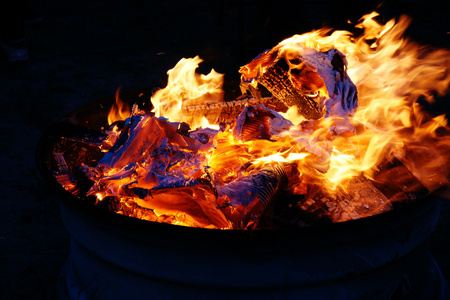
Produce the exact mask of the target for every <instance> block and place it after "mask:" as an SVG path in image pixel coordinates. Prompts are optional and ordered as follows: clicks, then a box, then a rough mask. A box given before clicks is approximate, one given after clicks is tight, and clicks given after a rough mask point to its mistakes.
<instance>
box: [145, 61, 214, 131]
mask: <svg viewBox="0 0 450 300" xmlns="http://www.w3.org/2000/svg"><path fill="white" fill-rule="evenodd" d="M202 61H203V60H202V59H200V58H199V57H198V56H196V57H194V58H182V59H181V60H180V61H179V62H178V63H177V64H176V65H175V67H174V68H173V69H171V70H169V71H168V72H167V75H169V78H168V82H167V86H166V87H165V88H164V89H161V90H158V91H157V92H156V93H155V94H154V95H153V96H152V98H151V101H152V104H153V107H154V109H153V112H154V113H155V115H156V116H157V117H160V116H163V117H165V118H168V119H169V120H170V121H173V122H185V123H188V124H189V125H190V126H191V128H193V129H195V128H197V127H199V126H201V125H203V126H205V124H206V122H205V121H206V119H205V118H204V115H200V116H199V118H194V119H190V118H188V114H187V113H186V111H183V108H184V107H188V106H195V105H198V104H206V103H217V102H222V101H223V90H222V85H223V74H219V73H217V72H216V71H214V69H213V70H211V72H210V73H209V74H208V75H203V74H198V73H196V72H195V70H196V69H197V68H198V66H199V64H200V63H201V62H202Z"/></svg>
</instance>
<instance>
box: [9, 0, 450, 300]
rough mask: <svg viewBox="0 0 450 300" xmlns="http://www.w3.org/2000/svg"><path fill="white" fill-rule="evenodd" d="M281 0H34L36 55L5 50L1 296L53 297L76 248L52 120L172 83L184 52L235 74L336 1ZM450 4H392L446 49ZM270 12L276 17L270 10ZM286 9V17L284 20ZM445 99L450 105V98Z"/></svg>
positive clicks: (449, 232)
mask: <svg viewBox="0 0 450 300" xmlns="http://www.w3.org/2000/svg"><path fill="white" fill-rule="evenodd" d="M346 2H349V3H350V4H351V2H352V1H346ZM274 3H275V1H227V0H222V1H219V0H217V1H194V0H191V1H164V2H163V1H159V2H153V1H143V0H132V1H118V0H100V1H85V0H81V1H55V0H42V1H37V2H36V1H35V2H34V3H33V4H34V5H35V7H34V8H35V9H36V10H37V11H38V12H40V13H41V14H42V16H43V17H44V21H43V22H42V23H40V24H37V25H34V26H28V27H26V40H27V44H28V48H29V53H30V59H29V61H28V62H26V63H21V64H17V63H10V62H8V61H6V59H5V57H0V103H1V112H0V120H1V121H0V140H1V147H0V154H1V155H0V164H1V166H2V168H1V173H0V176H1V177H0V182H1V194H0V203H1V210H0V224H1V226H0V298H1V299H54V298H55V297H56V285H57V278H58V272H59V270H60V269H61V266H62V264H63V262H64V260H65V258H66V257H67V255H68V253H69V246H70V245H69V244H70V243H69V236H68V234H67V232H66V231H65V228H64V225H63V223H62V220H61V217H60V214H59V197H60V195H59V194H56V193H55V192H54V191H53V190H52V189H51V188H49V186H48V185H47V183H46V182H45V180H44V179H43V178H42V176H41V175H40V174H39V172H38V170H37V167H36V164H35V157H34V152H35V149H36V145H37V143H38V141H39V138H40V137H41V136H42V134H43V133H44V131H45V130H46V128H48V127H49V126H50V125H51V124H53V123H54V122H56V121H57V120H59V119H60V118H62V117H63V116H65V115H66V114H68V113H70V112H72V111H73V110H75V109H77V108H80V107H82V106H84V105H87V104H89V103H92V102H95V101H97V100H99V99H103V98H107V97H110V96H112V95H113V94H114V93H115V91H116V89H117V88H119V87H120V88H121V89H122V90H123V91H130V90H137V89H141V88H143V87H154V86H157V87H158V86H159V87H161V86H164V84H165V80H166V71H167V70H168V69H170V68H172V67H173V66H174V65H175V63H176V62H177V61H178V60H179V59H181V58H182V57H193V56H195V55H199V56H200V57H201V58H203V59H204V60H205V64H204V65H203V66H202V68H203V69H205V70H208V71H209V69H210V68H211V67H214V68H215V69H216V70H217V71H219V72H222V73H226V74H227V75H226V76H227V78H228V79H229V80H230V81H233V80H235V79H236V78H238V74H237V70H238V69H239V67H240V66H241V65H243V64H245V63H246V62H248V61H249V60H251V59H252V58H253V57H254V56H256V55H257V54H258V53H259V52H261V51H263V50H265V49H267V48H269V47H271V46H273V45H274V44H275V43H276V42H274V41H278V40H277V38H279V37H287V36H285V35H286V33H287V32H296V33H302V32H304V30H306V29H308V30H309V29H311V28H313V27H316V28H318V27H320V22H318V20H325V21H329V20H330V16H331V11H330V3H331V2H327V1H317V2H314V1H308V2H305V3H304V4H302V3H303V2H301V1H300V2H299V3H300V4H298V5H297V6H298V7H294V8H295V9H298V10H294V9H293V8H290V7H283V5H284V2H283V1H282V2H277V3H279V4H277V5H275V4H274ZM389 3H391V2H389ZM301 5H303V6H301ZM299 6H301V7H299ZM343 10H344V11H345V8H344V9H341V11H343ZM296 11H298V15H297V14H296ZM448 11H449V6H448V4H442V3H440V2H439V1H437V0H436V1H427V3H426V5H425V3H421V2H419V1H418V0H417V1H406V0H404V1H395V2H392V3H391V6H390V7H389V9H386V10H385V13H386V16H388V15H398V14H399V13H400V12H404V13H408V14H410V15H413V17H414V21H413V23H412V29H411V30H410V34H411V35H412V36H413V37H414V38H415V39H416V40H418V41H419V42H421V43H425V44H431V45H433V46H437V47H449V44H450V43H449V42H450V36H449V31H450V26H449V20H448V16H447V14H448ZM309 12H311V13H309ZM271 13H272V14H274V16H273V18H268V17H267V15H268V14H269V15H270V14H271ZM276 17H278V18H276ZM283 17H286V18H283ZM283 19H285V20H286V23H283V24H282V25H280V24H276V22H280V20H283ZM277 20H278V21H277ZM299 20H301V21H299ZM270 22H272V23H270ZM318 23H319V24H318ZM270 24H272V25H270ZM289 34H290V33H289ZM443 107H444V109H448V107H449V106H448V103H447V104H446V106H445V105H444V106H443ZM449 204H450V202H449V200H445V201H443V203H442V212H441V218H440V221H439V223H438V225H437V228H436V230H435V232H434V234H433V236H432V238H431V249H432V252H433V255H434V256H435V258H436V260H437V261H438V264H439V265H440V266H441V269H442V270H443V272H444V274H445V276H446V277H447V278H450V260H449V257H450V240H449V236H450V223H449V221H450V205H449Z"/></svg>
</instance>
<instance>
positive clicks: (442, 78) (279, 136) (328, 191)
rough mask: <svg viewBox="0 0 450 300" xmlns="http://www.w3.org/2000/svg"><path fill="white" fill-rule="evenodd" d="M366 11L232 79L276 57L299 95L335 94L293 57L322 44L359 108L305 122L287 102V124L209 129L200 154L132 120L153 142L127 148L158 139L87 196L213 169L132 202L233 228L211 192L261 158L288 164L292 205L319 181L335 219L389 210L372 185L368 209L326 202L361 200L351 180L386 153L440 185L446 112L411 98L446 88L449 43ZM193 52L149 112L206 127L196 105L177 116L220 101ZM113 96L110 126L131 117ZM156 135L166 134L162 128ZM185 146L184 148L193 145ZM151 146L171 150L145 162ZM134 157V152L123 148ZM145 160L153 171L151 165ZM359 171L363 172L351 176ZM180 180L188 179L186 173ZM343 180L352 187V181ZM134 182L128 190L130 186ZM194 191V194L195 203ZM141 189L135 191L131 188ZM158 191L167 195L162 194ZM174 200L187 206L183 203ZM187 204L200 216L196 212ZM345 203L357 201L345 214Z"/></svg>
mask: <svg viewBox="0 0 450 300" xmlns="http://www.w3.org/2000/svg"><path fill="white" fill-rule="evenodd" d="M376 16H378V14H377V13H376V12H373V13H371V14H368V15H365V16H363V17H362V18H361V20H360V21H359V23H358V24H357V25H356V27H357V28H361V29H362V30H363V34H362V35H361V36H358V37H355V36H353V35H352V34H351V33H350V32H347V31H334V32H332V33H331V34H330V30H328V29H321V30H317V31H313V32H310V33H306V34H302V35H294V36H293V37H291V38H288V39H286V40H284V41H282V42H281V43H279V44H278V45H277V46H275V47H274V48H273V49H271V50H269V51H266V52H265V53H263V55H261V56H260V57H258V58H257V59H255V60H254V61H252V62H251V63H249V64H247V65H246V66H244V67H242V68H241V70H240V72H241V73H242V80H243V81H244V82H246V83H248V84H250V85H252V86H253V87H255V88H256V87H257V82H256V80H255V78H258V76H260V75H261V74H263V73H264V72H265V71H266V69H267V68H268V67H269V66H270V64H271V63H272V62H273V61H274V60H275V59H277V58H278V57H279V56H280V55H283V57H285V58H286V60H287V61H288V67H289V71H290V72H291V73H290V77H289V80H291V81H292V82H294V83H295V84H296V85H297V86H301V87H302V89H303V90H306V91H308V92H309V93H310V94H309V96H311V97H322V98H323V99H326V98H327V97H330V96H331V94H332V93H333V92H334V91H332V90H330V84H329V83H328V81H327V79H326V78H325V79H324V76H318V73H317V70H315V69H314V67H313V66H312V65H311V64H308V63H305V62H302V61H300V60H298V57H299V56H301V54H302V53H305V52H308V51H312V50H311V49H313V50H317V51H320V52H323V53H325V52H327V51H330V50H331V49H337V50H338V51H340V52H341V53H343V54H344V55H345V57H344V58H343V59H344V60H345V62H346V63H347V70H346V71H347V74H348V76H349V77H350V78H351V79H352V81H353V82H354V84H355V85H356V86H357V90H358V108H357V109H355V110H353V111H351V112H350V113H342V110H339V111H338V112H337V113H336V114H330V115H326V116H325V117H323V118H321V119H319V120H305V119H304V118H303V117H301V116H299V115H298V114H297V111H296V109H295V107H291V108H289V110H288V112H287V113H285V114H283V116H284V118H285V119H287V120H290V124H291V125H290V126H288V128H283V129H282V130H281V129H280V130H278V131H277V132H274V133H271V134H269V136H267V134H268V133H267V132H265V135H264V136H263V137H260V138H252V139H247V138H243V136H242V135H241V136H239V134H237V133H236V130H235V131H233V129H232V128H231V127H230V126H228V127H226V128H222V130H221V131H220V132H216V133H215V134H213V135H211V136H210V138H211V139H212V143H213V145H212V147H204V148H202V149H201V150H198V151H197V150H195V151H194V150H192V149H191V148H189V147H187V148H188V150H185V148H186V143H187V144H188V145H189V143H188V140H187V138H186V139H184V140H183V141H181V142H180V141H179V140H180V138H179V137H176V138H175V137H174V134H173V131H174V130H169V129H168V128H169V127H170V126H169V125H163V124H162V121H155V120H153V119H148V120H146V121H145V122H143V123H142V124H141V123H139V124H138V125H137V126H136V127H142V128H144V129H143V132H145V136H147V139H148V135H150V133H153V138H154V140H155V141H153V140H152V141H150V140H138V141H132V143H133V144H132V145H133V147H131V148H133V149H144V148H145V147H150V146H149V145H151V147H156V148H154V149H153V150H145V149H144V150H142V153H141V154H142V157H139V159H136V160H135V163H134V164H133V165H132V163H133V162H132V161H131V160H130V158H129V157H127V158H126V159H125V160H124V159H123V158H120V160H119V161H121V164H120V165H117V164H116V165H114V164H113V165H110V166H107V165H105V166H104V168H106V169H107V170H104V177H102V179H101V180H100V183H98V184H97V185H96V188H99V189H101V188H102V187H105V186H108V188H107V189H103V192H97V191H96V190H95V187H94V188H93V189H92V190H93V192H92V194H94V195H97V197H98V199H99V200H101V199H104V198H105V196H113V195H116V196H117V195H126V197H125V196H124V198H121V199H128V198H129V197H130V192H129V190H131V189H133V188H135V186H136V185H139V188H141V189H142V188H144V190H145V189H149V190H151V189H153V188H154V187H155V186H157V184H160V183H158V180H159V179H158V180H157V179H155V178H157V177H158V176H159V174H158V172H159V171H160V170H159V169H158V168H160V167H161V166H164V168H165V169H163V170H164V174H165V175H167V174H169V173H171V174H172V173H173V174H177V176H178V178H183V180H188V179H189V178H205V176H206V177H211V176H212V177H213V181H214V184H215V185H216V187H209V186H200V187H198V188H196V189H194V190H191V191H190V192H189V193H188V194H186V193H184V194H183V192H180V190H178V191H166V192H167V194H158V195H155V196H154V197H153V196H152V197H151V199H150V198H148V197H144V198H145V199H147V200H146V201H142V200H134V201H135V202H138V203H141V206H142V207H148V208H149V209H150V208H151V209H152V211H151V212H140V214H142V215H145V218H147V219H151V220H154V221H158V220H159V221H161V220H163V221H164V222H169V223H172V224H181V225H187V226H200V227H214V228H231V227H232V226H231V225H230V224H229V223H227V222H228V221H230V220H228V221H227V220H226V219H225V217H224V216H223V215H222V214H221V212H220V211H219V212H218V210H217V207H216V203H215V200H214V199H215V197H218V199H217V203H225V204H227V205H229V203H231V202H232V201H233V200H232V199H231V200H230V199H229V197H231V196H229V195H225V196H223V195H221V193H220V189H221V187H224V186H226V185H228V184H229V183H231V182H237V181H239V180H241V179H242V178H245V177H247V176H249V175H251V174H255V172H257V171H258V170H263V169H264V168H266V167H267V166H268V165H272V166H276V165H277V164H284V165H285V166H288V171H287V172H288V173H289V176H291V178H290V180H291V185H290V187H289V188H291V189H292V191H293V193H294V194H296V195H298V194H301V195H305V197H306V198H305V199H306V200H305V202H304V203H303V204H302V208H304V207H307V206H311V205H312V204H313V203H314V200H313V197H314V196H315V195H316V194H317V193H318V191H317V189H318V188H317V187H320V190H321V191H320V193H321V195H322V196H323V199H325V200H323V201H325V202H324V203H325V204H326V206H328V207H333V209H334V207H338V206H339V207H341V209H342V211H343V213H341V214H339V215H338V214H335V213H334V215H333V216H334V218H335V219H334V220H335V221H344V220H348V219H350V218H358V217H363V216H368V215H371V214H376V213H380V212H383V211H385V210H387V209H388V207H389V205H388V204H387V202H385V201H384V200H383V199H384V198H383V197H384V196H381V195H378V194H377V195H378V196H376V197H375V198H376V199H374V200H373V202H372V203H364V207H371V209H372V211H371V212H365V211H364V212H363V211H361V210H359V211H358V209H356V208H355V207H356V204H355V203H356V202H350V203H347V202H345V201H347V200H345V201H343V202H342V203H340V202H339V203H336V202H335V201H336V199H337V197H339V195H341V194H342V193H350V195H352V197H353V196H354V197H356V198H358V197H360V195H359V194H358V195H359V196H358V195H357V194H355V193H356V192H355V189H356V190H358V189H359V187H361V186H364V185H365V184H366V181H365V180H366V179H371V180H374V175H375V173H376V172H377V171H378V170H379V166H380V164H381V163H382V162H385V161H389V160H391V159H392V158H394V157H395V158H397V159H398V160H400V161H401V162H402V163H403V164H404V165H405V167H406V168H408V170H409V171H410V172H411V173H412V174H414V176H415V177H416V178H417V179H418V180H419V181H420V182H421V183H422V184H423V186H425V187H426V188H427V189H428V190H429V191H433V190H436V189H437V188H439V187H441V186H443V185H446V184H448V181H449V174H450V170H448V167H447V166H448V165H449V155H448V153H449V151H450V138H449V135H440V134H439V130H440V129H442V128H446V129H447V130H448V125H447V120H446V119H445V116H444V115H442V116H437V117H434V118H431V117H429V116H428V115H427V114H426V113H425V112H424V111H423V110H422V109H421V108H420V105H419V104H418V102H417V101H418V99H419V98H422V99H425V100H426V101H428V102H430V103H431V102H433V101H434V100H433V95H434V94H437V95H445V94H446V93H448V91H449V85H450V72H449V69H448V66H449V60H450V51H449V50H445V49H431V48H429V47H424V46H421V45H418V44H416V43H414V42H412V41H410V40H409V39H407V38H404V37H403V35H404V32H405V30H406V28H407V27H408V25H409V23H410V19H409V18H407V17H400V18H399V20H398V21H395V20H390V21H388V22H387V23H386V24H380V23H378V22H377V21H376V20H375V17H376ZM201 61H202V60H201V59H200V58H199V57H198V56H196V57H195V58H191V59H185V58H183V59H181V60H180V61H179V62H178V64H177V65H176V66H175V67H174V68H173V69H171V70H169V71H168V72H167V74H168V83H167V86H166V88H164V89H161V90H159V91H157V92H156V93H155V94H154V95H153V96H152V98H151V101H152V103H153V106H154V110H153V112H154V113H155V114H156V117H157V118H160V117H164V118H167V119H169V121H170V122H178V123H181V122H185V123H188V124H189V125H190V127H191V128H193V129H195V128H198V127H203V128H206V127H209V126H211V125H213V124H209V122H208V121H207V120H206V118H205V114H200V115H196V116H192V115H190V114H188V113H186V107H189V106H194V105H205V104H212V103H220V102H223V91H222V84H223V75H222V74H219V73H217V72H215V71H214V70H212V71H211V73H209V74H208V75H201V74H197V73H196V72H195V70H196V69H197V68H198V65H199V63H200V62H201ZM292 70H296V71H295V72H292ZM119 102H120V101H119V97H118V91H117V93H116V105H115V106H113V108H114V113H113V111H112V112H111V117H108V120H109V121H108V122H109V123H110V124H111V123H112V122H114V121H115V120H118V119H123V118H124V117H128V116H129V113H127V112H126V109H124V108H123V107H121V106H120V105H119ZM257 113H258V109H254V110H249V115H250V117H254V115H255V114H257ZM264 113H265V115H264V117H261V118H260V119H258V118H256V120H267V119H268V118H269V119H270V118H276V116H275V113H273V114H272V113H271V112H267V111H264ZM125 115H126V116H125ZM264 118H265V119H264ZM251 122H256V121H255V120H252V121H251ZM261 122H262V123H261V124H259V123H258V124H256V125H258V126H256V125H255V123H251V126H253V127H252V129H255V128H256V129H259V128H262V127H264V126H266V125H267V124H265V123H264V122H266V121H261ZM263 123H264V124H263ZM148 124H152V125H151V126H153V127H151V128H150V129H145V127H146V126H150V125H148ZM216 125H217V124H216ZM260 125H261V126H260ZM270 126H278V125H270ZM216 129H217V128H216ZM127 130H128V129H127ZM171 132H172V133H171ZM147 133H148V134H147ZM163 133H164V134H165V135H167V137H164V136H165V135H164V134H163ZM171 139H172V140H171ZM168 141H169V142H168ZM194 144H195V143H194ZM155 145H159V146H155ZM190 145H191V146H192V142H191V144H190ZM158 147H159V148H158ZM164 147H165V148H164ZM183 147H184V148H183ZM175 148H176V149H175ZM157 149H165V151H169V152H170V151H172V152H173V153H172V152H171V154H170V155H168V156H167V158H164V159H162V158H161V159H162V160H161V161H157V162H156V163H155V162H154V161H153V160H156V159H157V158H158V157H160V156H158V155H159V153H160V152H158V155H157V154H155V153H156V152H155V151H156V150H157ZM179 149H184V150H183V151H185V152H183V153H184V154H180V153H181V152H179ZM132 151H135V150H132ZM139 151H141V150H139ZM152 151H153V152H152ZM158 151H163V150H158ZM177 151H178V152H177ZM180 151H181V150H180ZM152 153H153V154H152ZM193 153H196V154H193ZM132 155H136V154H135V153H134V152H133V154H132ZM132 155H130V156H132ZM177 155H184V156H183V160H182V162H178V163H176V164H173V163H171V162H170V159H171V157H175V156H177ZM152 164H153V165H152ZM152 166H153V167H155V166H156V168H157V169H156V170H155V169H152V168H151V167H152ZM107 167H108V168H109V169H108V168H107ZM149 170H150V171H149ZM293 170H294V171H293ZM362 175H364V180H363V179H361V177H360V176H362ZM158 178H159V177H158ZM116 179H120V184H118V185H116V186H113V185H109V184H110V182H112V181H114V180H116ZM183 184H184V186H188V183H187V182H184V183H183ZM350 186H353V190H352V188H351V187H350ZM214 188H217V189H218V190H219V196H217V195H215V194H214V192H213V191H212V190H214ZM369 190H370V189H368V191H369ZM134 191H135V193H136V191H138V190H136V189H135V190H134ZM139 191H141V190H139ZM141 192H142V191H141ZM177 193H179V194H180V195H178V194H177ZM374 193H375V192H374ZM369 194H370V193H369ZM375 194H376V193H375ZM200 195H201V196H200ZM196 197H203V198H202V199H200V200H196ZM367 197H368V198H370V197H372V196H370V197H369V196H367ZM139 198H140V199H141V196H139ZM167 199H168V201H169V202H171V203H163V202H164V201H165V200H167ZM123 201H125V202H126V203H128V202H127V201H126V200H123ZM196 201H197V202H196ZM333 201H334V202H333ZM143 202H145V203H143ZM199 203H200V204H199ZM197 206H200V207H201V209H199V208H198V207H197ZM133 207H134V208H133V209H135V210H136V209H137V208H135V206H133ZM182 207H184V209H185V210H183V209H181V208H182ZM196 207H197V209H199V211H201V212H202V213H200V214H198V213H195V208H196ZM351 207H353V208H354V209H355V210H353V211H350V210H349V209H350V208H351ZM127 209H128V208H127ZM228 209H229V207H228V208H225V209H224V211H225V212H224V214H228V215H230V216H232V218H233V220H235V219H236V218H237V215H236V211H237V210H236V211H235V212H231V213H230V212H229V211H227V210H228ZM252 209H254V207H251V208H249V210H248V211H249V212H253V210H252ZM305 209H306V208H305ZM357 211H358V212H357ZM239 213H241V210H239ZM228 215H227V216H228ZM233 222H234V221H233Z"/></svg>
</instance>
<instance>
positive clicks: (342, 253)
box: [36, 90, 445, 299]
mask: <svg viewBox="0 0 450 300" xmlns="http://www.w3.org/2000/svg"><path fill="white" fill-rule="evenodd" d="M140 93H141V91H140V92H132V93H129V94H124V95H121V97H122V98H123V100H125V101H128V102H130V103H134V102H137V103H140V102H142V99H146V100H147V101H149V100H148V99H149V98H150V93H151V91H150V90H146V91H143V93H144V95H143V96H140V97H139V94H140ZM113 103H114V99H113V98H110V99H105V100H102V101H99V102H97V103H94V104H92V105H89V106H86V107H83V108H81V109H80V110H77V111H75V112H73V113H71V114H69V115H68V116H66V117H65V118H63V119H62V120H60V121H59V122H57V123H56V124H54V125H53V126H52V127H51V128H49V130H48V131H47V132H46V133H45V134H44V135H43V137H42V139H41V140H40V142H39V145H38V148H37V155H36V157H37V164H38V167H39V169H40V171H41V172H42V174H43V176H44V177H45V178H46V179H47V180H48V182H49V183H50V184H51V185H53V186H54V187H55V188H56V189H57V190H59V191H60V192H61V194H62V197H61V214H62V218H63V221H64V224H65V226H66V228H67V230H68V231H69V234H70V236H71V254H70V256H69V258H68V259H67V261H66V264H65V266H64V267H63V270H62V271H61V286H60V294H61V297H63V298H69V299H78V298H79V297H80V295H81V296H83V297H87V298H89V297H95V298H105V299H115V298H117V299H124V298H126V299H131V298H136V297H141V296H147V297H148V295H152V296H153V297H154V298H157V299H159V298H161V299H167V298H176V297H177V296H180V297H181V298H190V297H195V299H201V298H211V296H212V295H214V298H218V299H220V298H233V299H240V298H246V299H248V297H250V298H253V297H255V298H256V297H258V298H263V299H266V298H267V299H277V298H283V299H285V298H291V297H292V298H296V299H298V298H299V297H306V299H312V298H315V299H317V298H320V299H322V298H334V299H348V298H352V299H353V298H364V299H369V298H377V299H390V298H393V297H397V296H400V297H399V298H403V297H405V298H407V297H409V296H412V295H414V297H419V298H422V297H421V296H424V298H423V299H425V298H428V299H439V298H441V299H444V297H445V290H444V286H445V284H444V281H443V277H442V274H441V272H440V270H439V268H438V266H437V265H436V263H435V261H434V259H433V258H432V256H431V255H430V253H429V251H428V243H427V240H428V237H429V236H430V234H431V232H432V231H433V229H434V227H435V225H436V223H437V221H438V218H439V210H440V199H439V198H437V197H436V196H434V195H428V196H426V197H424V198H423V199H421V200H420V201H417V202H415V203H413V204H411V205H409V206H407V207H403V208H399V209H395V210H393V211H389V212H386V213H383V214H380V215H376V216H372V217H367V218H363V219H359V220H354V221H348V222H343V223H336V224H329V225H323V226H314V227H307V228H297V229H289V230H254V231H229V230H214V229H202V228H190V227H182V226H176V225H170V224H161V223H155V222H149V221H144V220H139V219H135V218H131V217H126V216H123V215H118V214H115V213H112V212H108V211H105V210H100V209H98V208H97V207H94V206H93V205H91V204H88V203H85V202H83V201H81V200H80V199H78V198H77V197H75V196H74V195H72V194H71V193H69V192H67V191H66V190H65V189H64V188H62V187H61V186H60V185H59V184H58V183H57V182H56V180H55V178H54V176H53V171H54V168H55V166H54V164H53V163H52V152H53V147H54V146H55V144H56V143H57V142H58V141H59V138H60V137H61V136H70V135H72V134H74V133H77V134H79V133H80V130H81V132H83V130H85V131H86V132H92V131H93V132H100V130H101V128H102V126H106V124H107V122H106V117H107V114H108V112H109V110H110V107H111V105H112V104H113ZM425 296H426V297H425ZM429 296H431V297H432V298H430V297H429Z"/></svg>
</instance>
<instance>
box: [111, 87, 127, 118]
mask: <svg viewBox="0 0 450 300" xmlns="http://www.w3.org/2000/svg"><path fill="white" fill-rule="evenodd" d="M119 93H120V88H118V89H117V90H116V95H115V98H116V101H115V103H114V104H113V105H112V106H111V109H110V111H109V113H108V125H111V124H112V123H114V122H116V121H122V120H125V119H126V118H128V117H129V116H130V107H129V106H128V104H127V103H125V102H123V101H122V100H121V99H120V97H119Z"/></svg>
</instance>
